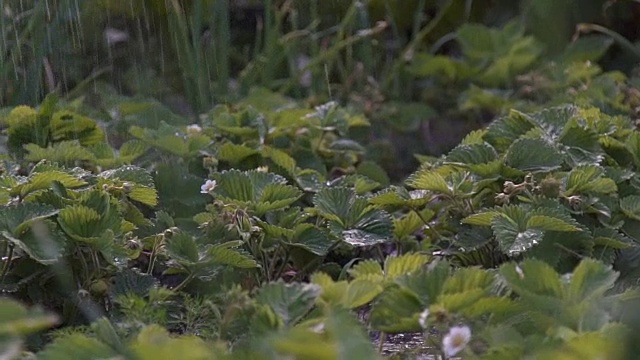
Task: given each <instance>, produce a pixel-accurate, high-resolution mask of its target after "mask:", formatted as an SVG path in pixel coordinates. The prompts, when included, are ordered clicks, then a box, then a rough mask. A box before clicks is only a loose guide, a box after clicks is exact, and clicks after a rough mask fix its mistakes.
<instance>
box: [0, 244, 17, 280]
mask: <svg viewBox="0 0 640 360" xmlns="http://www.w3.org/2000/svg"><path fill="white" fill-rule="evenodd" d="M5 241H6V240H5ZM13 248H14V245H13V244H9V253H8V254H7V260H5V261H4V265H3V266H2V275H0V284H1V285H4V279H5V277H6V276H7V274H8V273H9V268H11V262H12V261H13Z"/></svg>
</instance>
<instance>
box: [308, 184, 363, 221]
mask: <svg viewBox="0 0 640 360" xmlns="http://www.w3.org/2000/svg"><path fill="white" fill-rule="evenodd" d="M355 200H356V195H355V192H354V191H353V190H351V189H348V188H345V187H337V188H326V189H322V190H320V191H319V192H318V193H317V194H316V196H314V198H313V204H314V205H315V206H316V208H317V209H318V210H319V211H320V213H321V214H322V215H323V216H325V217H327V218H329V219H331V220H334V221H337V222H340V223H343V224H344V223H346V221H347V219H348V217H349V215H350V212H351V208H352V205H353V202H354V201H355Z"/></svg>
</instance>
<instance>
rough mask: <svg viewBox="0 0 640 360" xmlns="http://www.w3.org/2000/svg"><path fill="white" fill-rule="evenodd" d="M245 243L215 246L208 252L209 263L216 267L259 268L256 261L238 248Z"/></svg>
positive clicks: (237, 242)
mask: <svg viewBox="0 0 640 360" xmlns="http://www.w3.org/2000/svg"><path fill="white" fill-rule="evenodd" d="M242 245H243V242H242V241H240V240H238V241H228V242H226V243H222V244H218V245H214V246H212V247H210V248H209V249H208V250H207V256H208V259H207V262H208V263H214V264H216V265H229V266H234V267H239V268H255V267H257V266H258V264H257V263H256V261H255V260H254V259H252V258H251V257H250V256H248V255H245V254H244V253H243V252H241V251H239V250H238V249H237V248H238V247H240V246H242Z"/></svg>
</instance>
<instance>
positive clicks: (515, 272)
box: [500, 259, 563, 308]
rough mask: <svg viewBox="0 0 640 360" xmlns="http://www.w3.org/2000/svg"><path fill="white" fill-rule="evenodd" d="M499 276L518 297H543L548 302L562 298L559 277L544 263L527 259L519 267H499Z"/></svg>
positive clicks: (515, 265) (509, 264)
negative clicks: (548, 300) (500, 275)
mask: <svg viewBox="0 0 640 360" xmlns="http://www.w3.org/2000/svg"><path fill="white" fill-rule="evenodd" d="M500 274H502V276H503V277H504V278H505V280H506V281H507V284H508V285H509V286H510V287H511V288H512V289H513V290H514V291H515V292H516V293H518V294H519V295H520V296H527V297H531V298H532V299H538V298H540V297H543V298H548V299H550V300H551V299H554V298H555V299H560V298H562V296H563V286H562V282H561V281H560V276H559V275H558V273H556V271H555V270H553V268H552V267H551V266H550V265H549V264H547V263H545V262H544V261H541V260H535V259H528V260H525V261H523V262H522V263H521V264H520V265H517V264H514V263H507V264H504V265H502V266H501V267H500ZM540 300H541V301H542V300H543V299H540ZM552 305H553V304H551V303H549V304H548V305H547V306H548V307H549V308H552Z"/></svg>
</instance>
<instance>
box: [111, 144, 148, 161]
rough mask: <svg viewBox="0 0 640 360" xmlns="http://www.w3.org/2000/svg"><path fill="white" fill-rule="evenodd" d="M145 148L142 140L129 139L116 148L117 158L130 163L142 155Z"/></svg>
mask: <svg viewBox="0 0 640 360" xmlns="http://www.w3.org/2000/svg"><path fill="white" fill-rule="evenodd" d="M147 149H148V147H147V145H146V144H145V143H144V142H142V141H140V140H135V139H134V140H129V141H127V142H125V143H124V144H122V146H120V149H118V158H119V159H121V160H122V161H123V162H125V163H130V162H132V161H133V160H135V159H137V158H139V157H140V156H142V155H144V153H145V152H146V151H147Z"/></svg>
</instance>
